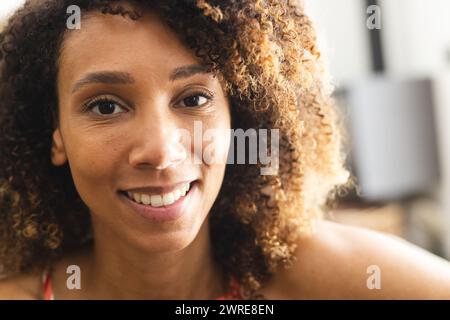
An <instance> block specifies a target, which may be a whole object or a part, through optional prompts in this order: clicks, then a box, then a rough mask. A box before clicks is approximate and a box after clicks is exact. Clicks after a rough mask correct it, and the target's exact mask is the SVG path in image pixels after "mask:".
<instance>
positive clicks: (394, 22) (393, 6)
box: [338, 0, 450, 76]
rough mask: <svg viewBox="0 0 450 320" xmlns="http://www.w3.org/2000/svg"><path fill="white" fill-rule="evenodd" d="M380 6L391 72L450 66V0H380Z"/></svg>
mask: <svg viewBox="0 0 450 320" xmlns="http://www.w3.org/2000/svg"><path fill="white" fill-rule="evenodd" d="M338 2H339V1H338ZM380 6H381V15H382V33H383V45H384V49H385V58H386V64H387V70H388V73H389V74H392V75H397V76H424V75H425V76H427V75H432V74H434V73H436V72H441V71H442V70H443V69H445V68H447V69H449V63H448V61H446V54H448V53H449V52H448V50H450V19H449V17H448V15H449V13H450V1H448V0H432V1H430V0H394V1H393V0H380Z"/></svg>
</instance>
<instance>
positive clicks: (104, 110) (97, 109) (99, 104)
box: [87, 98, 127, 116]
mask: <svg viewBox="0 0 450 320" xmlns="http://www.w3.org/2000/svg"><path fill="white" fill-rule="evenodd" d="M87 110H89V111H92V112H94V113H95V114H97V115H100V116H107V115H113V114H117V113H122V112H127V111H126V110H125V109H124V108H123V107H122V106H121V105H120V104H119V103H118V102H116V101H114V100H112V99H109V98H100V99H96V100H94V101H91V102H89V103H88V105H87Z"/></svg>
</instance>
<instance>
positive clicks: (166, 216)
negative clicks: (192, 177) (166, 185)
mask: <svg viewBox="0 0 450 320" xmlns="http://www.w3.org/2000/svg"><path fill="white" fill-rule="evenodd" d="M196 192H197V183H191V187H190V189H189V191H188V193H186V195H185V196H183V197H180V199H178V200H177V201H175V202H174V203H172V204H171V205H168V206H162V207H157V208H156V207H152V206H150V205H145V204H140V203H137V202H134V201H133V200H131V199H130V198H128V196H126V195H125V194H123V193H122V192H119V195H120V197H121V198H122V199H124V200H125V203H126V204H127V205H128V206H129V207H131V209H133V211H135V212H136V213H137V214H139V215H141V216H143V217H144V218H147V219H150V220H153V221H156V222H165V221H174V220H177V219H178V218H180V217H182V216H183V215H184V214H185V213H186V211H187V209H188V207H189V205H190V202H192V199H193V197H194V195H195V193H196Z"/></svg>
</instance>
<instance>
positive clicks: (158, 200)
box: [150, 194, 163, 207]
mask: <svg viewBox="0 0 450 320" xmlns="http://www.w3.org/2000/svg"><path fill="white" fill-rule="evenodd" d="M150 199H151V206H152V207H161V206H162V205H163V201H162V197H161V196H160V195H159V194H157V195H153V196H151V197H150Z"/></svg>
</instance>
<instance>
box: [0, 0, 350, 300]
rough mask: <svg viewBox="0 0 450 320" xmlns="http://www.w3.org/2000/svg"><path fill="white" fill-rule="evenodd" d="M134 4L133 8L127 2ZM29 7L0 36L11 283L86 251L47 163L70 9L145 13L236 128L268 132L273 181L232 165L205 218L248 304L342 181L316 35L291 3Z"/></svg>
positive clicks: (3, 247)
mask: <svg viewBox="0 0 450 320" xmlns="http://www.w3.org/2000/svg"><path fill="white" fill-rule="evenodd" d="M127 2H130V1H127ZM121 3H122V1H106V0H78V1H76V0H58V1H57V0H39V1H38V0H28V1H27V2H26V3H25V5H24V6H23V7H21V8H20V9H19V10H17V11H16V12H15V14H14V15H13V16H12V17H11V18H10V19H9V21H8V23H7V25H6V26H5V29H4V30H3V32H1V33H0V67H1V75H0V130H1V133H0V262H1V264H2V265H3V267H4V270H5V271H6V272H8V273H15V272H27V271H30V270H32V269H35V268H42V267H45V266H47V265H48V264H50V263H52V262H53V261H54V259H57V258H58V257H59V256H60V255H61V254H62V253H66V252H68V251H70V250H76V249H77V248H80V246H82V245H83V244H84V243H89V241H90V238H89V236H90V234H91V230H90V216H89V211H88V208H87V207H86V206H85V205H84V203H83V202H82V200H81V199H80V197H79V195H78V193H77V192H76V189H75V187H74V184H73V180H72V177H71V173H70V169H69V167H68V166H67V165H66V166H63V167H55V166H53V165H52V164H51V162H50V149H51V143H52V140H51V137H52V132H53V130H54V128H55V126H56V119H57V118H58V117H57V114H58V99H57V94H56V75H57V70H58V58H59V54H60V52H61V45H62V44H63V40H64V34H65V32H66V19H67V17H68V14H67V13H66V9H67V7H68V6H69V5H73V4H75V5H78V6H79V7H80V8H81V9H82V12H83V13H85V12H89V11H93V10H97V11H101V12H102V13H104V14H121V15H122V16H124V17H125V18H128V19H139V18H140V14H139V10H138V8H145V9H150V10H153V11H154V12H156V13H158V14H159V15H160V16H161V17H162V18H163V20H164V21H165V22H166V23H167V25H168V26H169V27H170V28H172V29H173V30H174V31H175V32H176V33H177V34H178V36H179V37H180V39H181V40H182V41H183V43H184V44H185V45H186V46H187V47H188V48H191V49H192V50H193V51H194V52H195V54H196V56H197V57H199V58H200V59H201V60H202V61H203V62H204V63H205V64H207V65H209V66H210V67H211V71H215V72H218V73H220V75H221V77H222V80H223V84H224V87H225V88H224V90H226V91H227V93H228V96H229V99H230V106H231V109H232V110H231V112H232V118H233V119H232V121H233V127H234V128H242V129H244V130H246V129H249V128H255V129H259V128H276V129H279V133H280V144H279V148H280V149H279V154H280V158H279V171H278V173H277V174H275V175H261V174H260V168H261V164H257V165H228V166H227V168H226V173H225V178H224V182H223V185H222V189H221V191H220V193H219V196H218V198H217V200H216V202H215V204H214V205H213V208H212V210H211V212H210V219H211V236H212V241H213V247H214V249H215V250H214V255H215V259H216V260H217V261H218V262H219V263H220V265H221V266H222V268H223V270H224V272H225V273H226V274H227V275H229V276H234V277H236V278H237V279H238V280H239V281H240V282H241V284H242V286H243V288H244V289H245V292H247V293H248V294H249V295H251V294H252V293H254V292H255V291H256V290H258V289H259V288H261V286H263V285H264V283H265V282H266V281H267V280H268V279H269V277H270V276H271V275H272V274H273V273H274V272H276V269H277V268H278V267H279V266H280V265H282V266H289V265H291V264H292V262H293V261H294V250H295V248H296V243H297V242H298V241H297V239H298V237H299V235H301V234H304V233H308V232H310V231H312V230H313V226H314V224H313V222H314V220H315V219H316V218H317V217H318V216H320V213H321V210H322V206H323V204H324V203H325V200H326V198H327V196H328V195H329V194H330V191H332V190H335V189H336V187H337V186H338V185H341V184H343V183H345V182H346V180H347V176H348V175H347V171H346V170H345V168H344V166H343V163H344V153H343V152H342V150H341V140H342V139H341V133H340V130H339V126H338V124H337V116H336V110H335V108H334V105H333V101H332V99H331V98H330V90H328V89H327V83H326V81H325V80H324V77H323V75H324V72H323V70H322V68H321V63H320V54H319V51H318V49H317V47H316V39H315V33H314V30H313V27H312V24H311V21H310V20H309V18H308V17H307V16H306V15H305V13H304V9H303V6H302V4H301V3H294V2H293V1H288V0H281V1H280V0H183V1H180V0H160V1H155V0H152V1H150V0H147V1H145V0H135V1H132V3H133V4H135V6H133V8H135V9H133V10H130V9H126V8H125V7H124V6H123V5H122V4H121Z"/></svg>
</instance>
